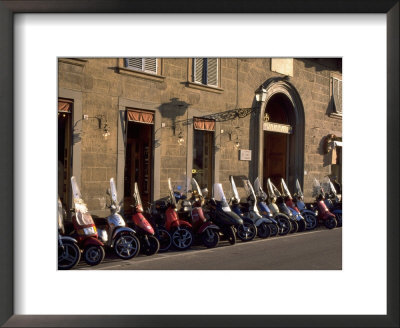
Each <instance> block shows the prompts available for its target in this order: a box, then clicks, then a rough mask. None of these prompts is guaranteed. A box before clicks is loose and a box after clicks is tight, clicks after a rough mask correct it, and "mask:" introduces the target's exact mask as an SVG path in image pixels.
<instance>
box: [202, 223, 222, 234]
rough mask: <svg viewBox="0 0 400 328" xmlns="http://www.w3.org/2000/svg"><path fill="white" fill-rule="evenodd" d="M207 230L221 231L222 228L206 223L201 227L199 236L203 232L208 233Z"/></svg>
mask: <svg viewBox="0 0 400 328" xmlns="http://www.w3.org/2000/svg"><path fill="white" fill-rule="evenodd" d="M207 229H214V230H220V228H219V227H218V226H217V225H215V224H212V223H211V222H206V223H204V224H203V225H202V226H201V227H200V229H199V231H198V233H199V234H200V233H203V232H204V231H206V230H207Z"/></svg>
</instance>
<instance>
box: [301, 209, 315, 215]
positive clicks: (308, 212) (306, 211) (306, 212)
mask: <svg viewBox="0 0 400 328" xmlns="http://www.w3.org/2000/svg"><path fill="white" fill-rule="evenodd" d="M304 214H311V215H314V216H315V212H313V211H310V210H302V211H301V215H304Z"/></svg>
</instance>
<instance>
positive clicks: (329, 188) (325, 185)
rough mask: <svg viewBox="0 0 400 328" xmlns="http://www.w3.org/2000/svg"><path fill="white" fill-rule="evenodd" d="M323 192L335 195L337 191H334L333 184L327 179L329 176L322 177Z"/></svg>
mask: <svg viewBox="0 0 400 328" xmlns="http://www.w3.org/2000/svg"><path fill="white" fill-rule="evenodd" d="M322 188H323V189H324V191H325V192H329V193H332V194H333V195H335V196H336V194H337V192H336V188H335V186H334V185H333V183H332V181H331V179H329V177H325V178H324V183H323V187H322Z"/></svg>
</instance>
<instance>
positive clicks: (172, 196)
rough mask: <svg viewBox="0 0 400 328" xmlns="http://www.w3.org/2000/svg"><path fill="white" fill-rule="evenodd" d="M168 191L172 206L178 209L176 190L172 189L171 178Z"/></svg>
mask: <svg viewBox="0 0 400 328" xmlns="http://www.w3.org/2000/svg"><path fill="white" fill-rule="evenodd" d="M168 190H169V198H170V199H171V204H172V205H173V206H174V207H176V199H175V195H174V190H173V189H172V183H171V178H168Z"/></svg>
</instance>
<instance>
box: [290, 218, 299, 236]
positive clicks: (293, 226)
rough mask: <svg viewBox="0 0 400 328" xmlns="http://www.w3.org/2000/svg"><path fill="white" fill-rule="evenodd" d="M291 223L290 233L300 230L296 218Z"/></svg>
mask: <svg viewBox="0 0 400 328" xmlns="http://www.w3.org/2000/svg"><path fill="white" fill-rule="evenodd" d="M290 224H291V229H290V233H295V232H297V231H299V225H298V224H297V222H296V221H295V220H291V221H290Z"/></svg>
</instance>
